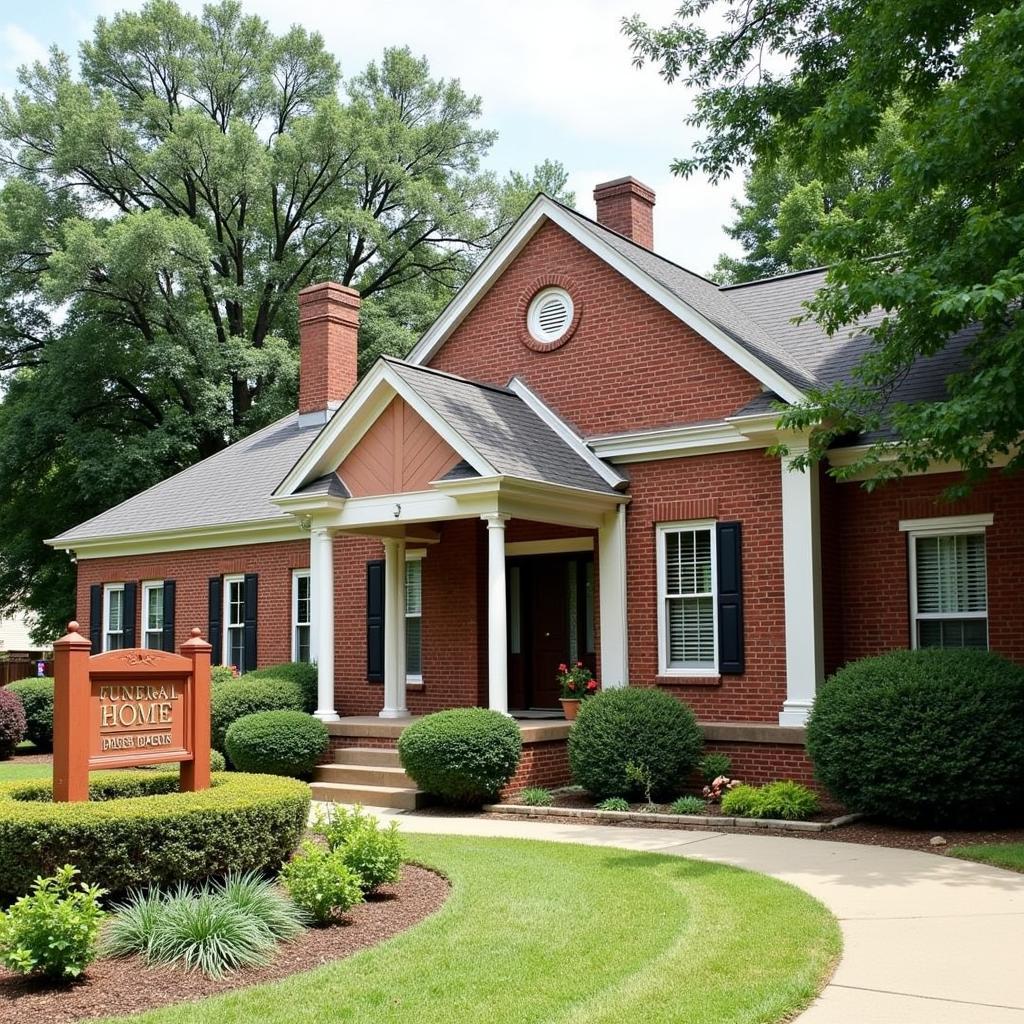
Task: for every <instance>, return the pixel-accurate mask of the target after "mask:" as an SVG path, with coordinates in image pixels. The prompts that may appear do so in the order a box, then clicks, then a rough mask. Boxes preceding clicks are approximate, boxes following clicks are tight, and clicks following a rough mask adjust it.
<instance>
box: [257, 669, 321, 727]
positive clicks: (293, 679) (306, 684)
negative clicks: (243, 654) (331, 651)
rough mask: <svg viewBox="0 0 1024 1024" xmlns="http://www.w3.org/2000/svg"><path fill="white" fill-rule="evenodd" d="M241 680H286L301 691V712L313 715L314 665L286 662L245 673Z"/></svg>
mask: <svg viewBox="0 0 1024 1024" xmlns="http://www.w3.org/2000/svg"><path fill="white" fill-rule="evenodd" d="M242 678H243V679H287V680H288V682H290V683H294V684H295V685H296V686H297V687H298V688H299V690H301V691H302V710H303V711H307V712H309V714H313V712H314V711H316V705H317V692H316V691H317V670H316V665H313V664H310V662H308V661H286V662H284V663H283V664H281V665H267V667H266V668H257V669H254V670H253V671H252V672H246V673H245V675H244V676H242Z"/></svg>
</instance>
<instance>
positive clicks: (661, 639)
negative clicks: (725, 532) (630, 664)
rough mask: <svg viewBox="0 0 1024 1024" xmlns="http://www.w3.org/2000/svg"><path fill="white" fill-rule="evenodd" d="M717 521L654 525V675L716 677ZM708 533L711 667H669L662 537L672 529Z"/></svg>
mask: <svg viewBox="0 0 1024 1024" xmlns="http://www.w3.org/2000/svg"><path fill="white" fill-rule="evenodd" d="M716 526H717V520H714V519H694V520H691V521H688V522H676V523H658V524H657V526H656V545H655V546H656V549H657V579H656V581H655V582H656V586H655V590H656V592H657V601H658V675H659V676H666V677H673V676H675V677H686V676H689V677H691V678H704V677H713V676H718V675H720V672H719V668H718V535H717V534H718V531H717V530H716V529H715V527H716ZM702 529H706V530H708V531H710V533H711V609H712V615H713V616H714V618H713V621H714V651H715V661H714V664H713V665H704V666H693V667H691V668H685V667H684V668H670V667H669V664H668V621H667V618H666V614H665V608H666V602H667V595H666V594H665V585H666V582H667V576H666V571H665V570H666V566H665V544H666V542H665V535H666V534H668V533H673V532H675V531H676V530H702Z"/></svg>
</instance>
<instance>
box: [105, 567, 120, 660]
mask: <svg viewBox="0 0 1024 1024" xmlns="http://www.w3.org/2000/svg"><path fill="white" fill-rule="evenodd" d="M123 647H124V584H123V583H107V584H106V585H105V586H104V587H103V650H105V651H119V650H121V649H122V648H123Z"/></svg>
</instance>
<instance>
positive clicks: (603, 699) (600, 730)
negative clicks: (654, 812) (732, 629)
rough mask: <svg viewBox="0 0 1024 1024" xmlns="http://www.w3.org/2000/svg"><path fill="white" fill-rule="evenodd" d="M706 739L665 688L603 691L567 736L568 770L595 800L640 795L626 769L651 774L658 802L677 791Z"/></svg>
mask: <svg viewBox="0 0 1024 1024" xmlns="http://www.w3.org/2000/svg"><path fill="white" fill-rule="evenodd" d="M703 746H704V739H703V736H702V734H701V731H700V728H699V727H698V725H697V720H696V719H695V718H694V717H693V712H692V711H691V710H690V709H689V708H688V707H687V706H686V705H685V704H683V703H682V702H681V701H678V700H676V699H675V698H674V697H670V696H669V695H668V694H667V693H663V692H662V691H661V690H651V689H640V688H637V687H624V688H622V689H615V690H602V691H601V692H600V693H598V694H596V695H595V696H593V697H588V698H587V699H586V700H585V701H583V703H582V704H581V705H580V709H579V713H578V714H577V716H576V723H575V725H574V726H573V727H572V731H571V732H570V733H569V768H570V770H571V771H572V776H573V779H574V781H575V782H577V783H578V784H579V785H581V786H583V788H584V789H586V790H588V791H589V792H590V793H591V794H593V796H594V797H596V798H598V799H601V798H603V797H608V796H630V795H638V796H639V795H640V791H639V790H638V788H637V783H636V782H634V781H631V778H630V777H628V776H627V770H626V766H627V765H630V764H632V765H634V766H635V767H639V768H642V769H645V770H646V771H647V772H649V773H650V779H651V782H652V786H651V790H652V793H653V795H654V797H655V798H658V797H662V798H663V797H666V796H671V795H673V794H675V793H678V792H679V789H680V787H681V785H682V783H683V781H684V780H685V778H686V776H687V775H689V774H690V772H692V771H693V769H694V767H695V766H696V764H697V759H698V758H699V757H700V754H701V750H702V749H703Z"/></svg>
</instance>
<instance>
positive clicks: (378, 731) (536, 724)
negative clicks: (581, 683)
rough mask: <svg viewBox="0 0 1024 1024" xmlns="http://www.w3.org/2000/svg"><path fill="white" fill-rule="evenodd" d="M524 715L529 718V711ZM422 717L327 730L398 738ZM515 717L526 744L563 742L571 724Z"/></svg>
mask: <svg viewBox="0 0 1024 1024" xmlns="http://www.w3.org/2000/svg"><path fill="white" fill-rule="evenodd" d="M525 714H527V715H529V714H530V712H526V713H525ZM422 717H424V716H423V715H409V716H408V717H407V718H378V717H377V716H376V715H349V716H347V717H345V718H342V720H341V721H340V722H328V723H327V731H328V732H329V733H330V734H331V736H344V737H347V738H355V739H358V738H364V739H368V738H379V739H397V738H398V737H399V736H401V735H402V732H403V730H404V729H406V728H407V727H408V726H410V725H412V723H413V722H417V721H419V719H420V718H422ZM512 717H513V719H514V720H515V722H516V724H517V725H518V726H519V731H520V732H521V733H522V736H523V742H524V743H543V742H545V741H547V740H563V739H565V738H566V737H567V736H568V735H569V730H570V728H572V723H570V722H567V721H566V720H565V719H564V718H562V717H561V716H556V717H551V718H529V717H527V718H519V717H517V715H516V712H514V711H513V712H512Z"/></svg>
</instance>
